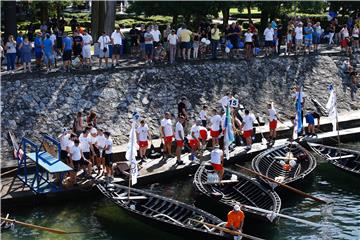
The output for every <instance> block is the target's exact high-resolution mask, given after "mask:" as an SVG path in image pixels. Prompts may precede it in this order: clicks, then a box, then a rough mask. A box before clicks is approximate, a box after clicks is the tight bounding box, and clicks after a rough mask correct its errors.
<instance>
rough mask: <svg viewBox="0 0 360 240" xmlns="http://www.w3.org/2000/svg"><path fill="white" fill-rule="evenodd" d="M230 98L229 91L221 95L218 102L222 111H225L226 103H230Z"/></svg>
mask: <svg viewBox="0 0 360 240" xmlns="http://www.w3.org/2000/svg"><path fill="white" fill-rule="evenodd" d="M231 99H232V94H231V92H227V93H226V95H225V96H223V97H222V98H221V99H220V100H219V101H218V102H219V103H220V104H221V106H222V108H223V109H224V111H226V108H227V106H228V104H230V100H231Z"/></svg>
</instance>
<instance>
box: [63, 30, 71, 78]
mask: <svg viewBox="0 0 360 240" xmlns="http://www.w3.org/2000/svg"><path fill="white" fill-rule="evenodd" d="M72 45H73V41H72V39H71V38H70V37H69V36H68V35H67V34H66V33H64V38H63V47H62V49H63V62H64V70H65V71H66V72H70V68H71V66H70V64H71V52H72Z"/></svg>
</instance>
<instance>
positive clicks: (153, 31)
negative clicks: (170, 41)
mask: <svg viewBox="0 0 360 240" xmlns="http://www.w3.org/2000/svg"><path fill="white" fill-rule="evenodd" d="M150 33H151V35H153V39H154V43H153V44H154V47H157V46H158V45H159V43H160V37H161V32H160V31H159V27H158V25H155V26H154V27H153V28H152V29H151V31H150Z"/></svg>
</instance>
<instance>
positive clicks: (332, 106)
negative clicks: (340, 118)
mask: <svg viewBox="0 0 360 240" xmlns="http://www.w3.org/2000/svg"><path fill="white" fill-rule="evenodd" d="M328 90H329V92H330V96H329V100H328V102H327V103H326V110H327V111H328V116H329V118H331V120H332V125H333V131H336V125H337V124H336V122H337V110H336V93H335V90H334V87H333V85H332V84H331V85H329V87H328Z"/></svg>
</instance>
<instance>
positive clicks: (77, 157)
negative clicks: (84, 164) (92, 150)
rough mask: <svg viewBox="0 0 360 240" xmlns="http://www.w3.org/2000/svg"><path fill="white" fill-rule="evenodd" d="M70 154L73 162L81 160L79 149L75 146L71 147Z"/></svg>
mask: <svg viewBox="0 0 360 240" xmlns="http://www.w3.org/2000/svg"><path fill="white" fill-rule="evenodd" d="M70 154H71V159H72V160H73V161H80V158H81V152H80V147H77V146H75V145H74V146H72V148H70Z"/></svg>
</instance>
